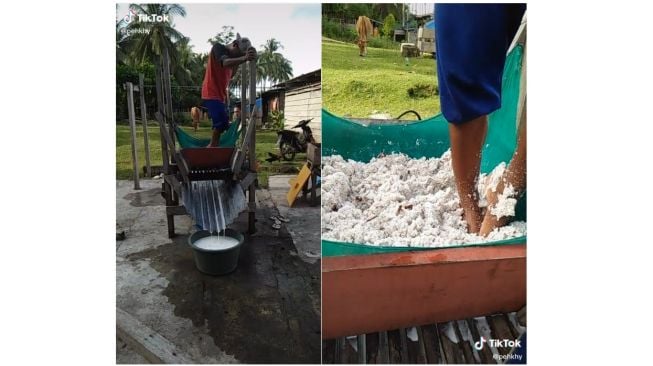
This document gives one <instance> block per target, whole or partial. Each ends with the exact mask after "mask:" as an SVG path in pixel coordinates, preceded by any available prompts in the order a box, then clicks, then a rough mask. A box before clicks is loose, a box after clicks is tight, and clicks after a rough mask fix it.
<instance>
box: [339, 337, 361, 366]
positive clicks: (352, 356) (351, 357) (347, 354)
mask: <svg viewBox="0 0 653 366" xmlns="http://www.w3.org/2000/svg"><path fill="white" fill-rule="evenodd" d="M340 357H341V360H340V361H341V362H340V363H347V364H354V363H356V362H357V361H358V355H357V353H356V350H355V349H354V347H352V345H351V344H350V342H349V339H346V338H343V342H342V349H341V353H340Z"/></svg>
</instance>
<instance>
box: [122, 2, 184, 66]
mask: <svg viewBox="0 0 653 366" xmlns="http://www.w3.org/2000/svg"><path fill="white" fill-rule="evenodd" d="M129 9H130V10H131V11H133V12H134V13H136V14H143V15H150V16H162V17H165V18H164V19H167V20H162V21H155V22H141V21H138V18H134V19H133V20H132V21H131V22H130V23H129V25H127V29H128V31H129V33H130V34H131V36H130V37H132V39H133V41H134V45H133V50H132V52H133V57H134V60H135V61H136V62H144V61H151V62H153V61H154V60H155V59H157V58H158V57H160V56H161V55H163V53H164V52H165V51H168V55H169V56H170V61H171V62H172V63H173V64H174V63H176V62H177V60H178V59H179V52H178V49H177V47H175V43H177V42H179V41H181V40H183V39H184V38H186V37H185V36H184V35H183V34H181V32H179V31H177V30H176V29H175V28H174V25H173V23H172V21H173V17H174V16H182V17H185V16H186V10H185V9H184V7H183V6H181V5H179V4H130V5H129Z"/></svg>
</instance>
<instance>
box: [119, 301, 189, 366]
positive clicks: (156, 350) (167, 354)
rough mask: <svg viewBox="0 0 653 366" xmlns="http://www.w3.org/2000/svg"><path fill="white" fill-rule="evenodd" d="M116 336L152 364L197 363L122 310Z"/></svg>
mask: <svg viewBox="0 0 653 366" xmlns="http://www.w3.org/2000/svg"><path fill="white" fill-rule="evenodd" d="M116 334H117V335H118V337H120V338H121V339H122V340H123V341H125V343H127V344H129V345H130V346H131V347H132V348H133V349H134V350H135V351H136V352H138V353H139V354H140V355H141V356H143V357H145V358H146V359H147V360H148V361H150V362H151V363H163V364H194V363H196V362H195V361H194V360H193V359H192V358H191V357H190V356H188V355H186V354H184V352H182V351H181V350H179V349H178V348H177V346H175V345H174V344H173V343H172V342H170V341H169V340H167V339H166V338H165V337H163V336H162V335H160V334H159V333H157V332H155V331H154V330H153V329H151V328H150V327H148V326H147V325H145V324H143V323H141V322H140V321H138V320H137V319H136V318H134V317H133V316H131V315H130V314H128V313H127V312H126V311H124V310H122V309H120V308H117V309H116Z"/></svg>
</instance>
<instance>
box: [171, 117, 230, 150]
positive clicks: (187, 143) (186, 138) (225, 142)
mask: <svg viewBox="0 0 653 366" xmlns="http://www.w3.org/2000/svg"><path fill="white" fill-rule="evenodd" d="M238 125H239V123H238V122H233V123H231V125H229V128H227V130H226V131H224V132H223V133H222V134H221V135H220V142H219V143H218V146H220V147H235V146H236V141H237V140H238V136H239V135H240V131H239V130H238ZM175 131H176V135H177V141H179V145H180V146H181V147H182V148H192V147H206V146H207V145H208V144H209V143H210V142H211V139H203V138H198V137H195V136H193V135H191V134H189V133H188V132H186V131H184V130H183V129H182V128H181V127H179V126H177V127H176V128H175Z"/></svg>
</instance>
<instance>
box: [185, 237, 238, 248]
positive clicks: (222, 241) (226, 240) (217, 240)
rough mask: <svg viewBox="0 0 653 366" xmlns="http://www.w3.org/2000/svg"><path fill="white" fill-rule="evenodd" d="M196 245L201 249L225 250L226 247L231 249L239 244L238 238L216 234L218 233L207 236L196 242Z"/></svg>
mask: <svg viewBox="0 0 653 366" xmlns="http://www.w3.org/2000/svg"><path fill="white" fill-rule="evenodd" d="M193 244H195V246H196V247H198V248H200V249H206V250H224V249H230V248H233V247H235V246H236V245H238V240H236V239H234V238H232V237H230V236H224V235H220V236H216V235H211V236H205V237H203V238H201V239H199V240H198V241H196V242H195V243H193Z"/></svg>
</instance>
